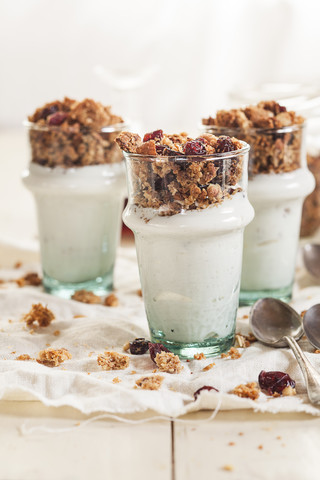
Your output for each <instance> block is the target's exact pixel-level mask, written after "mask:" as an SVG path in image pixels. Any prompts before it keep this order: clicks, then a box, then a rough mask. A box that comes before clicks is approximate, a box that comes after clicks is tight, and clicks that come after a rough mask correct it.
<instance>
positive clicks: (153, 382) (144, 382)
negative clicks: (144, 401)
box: [136, 375, 164, 390]
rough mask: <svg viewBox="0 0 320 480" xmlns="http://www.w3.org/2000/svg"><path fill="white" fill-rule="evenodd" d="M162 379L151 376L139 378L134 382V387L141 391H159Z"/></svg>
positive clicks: (159, 376) (157, 376)
mask: <svg viewBox="0 0 320 480" xmlns="http://www.w3.org/2000/svg"><path fill="white" fill-rule="evenodd" d="M163 380H164V377H162V376H161V375H152V376H150V377H141V378H139V379H138V380H137V381H136V385H137V386H138V387H139V388H141V389H142V390H159V388H160V387H161V385H162V382H163Z"/></svg>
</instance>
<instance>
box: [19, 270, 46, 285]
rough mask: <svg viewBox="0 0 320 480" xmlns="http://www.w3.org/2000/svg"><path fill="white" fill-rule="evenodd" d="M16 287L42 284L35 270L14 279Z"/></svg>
mask: <svg viewBox="0 0 320 480" xmlns="http://www.w3.org/2000/svg"><path fill="white" fill-rule="evenodd" d="M15 282H16V284H17V285H18V287H20V288H21V287H25V286H27V285H31V286H33V287H38V286H39V285H41V284H42V280H41V278H40V277H39V275H38V274H37V273H36V272H30V273H27V274H26V275H25V276H24V277H21V278H18V279H17V280H15Z"/></svg>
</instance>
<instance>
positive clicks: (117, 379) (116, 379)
mask: <svg viewBox="0 0 320 480" xmlns="http://www.w3.org/2000/svg"><path fill="white" fill-rule="evenodd" d="M120 382H121V380H120V378H119V377H114V379H113V380H112V383H120Z"/></svg>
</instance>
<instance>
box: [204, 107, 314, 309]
mask: <svg viewBox="0 0 320 480" xmlns="http://www.w3.org/2000/svg"><path fill="white" fill-rule="evenodd" d="M204 122H205V123H206V124H207V125H206V127H205V128H204V131H205V132H211V133H214V134H216V135H217V134H225V135H226V134H228V135H236V136H237V137H238V138H241V139H243V140H245V141H246V142H248V143H249V144H250V147H251V149H250V159H249V182H248V197H249V200H250V202H251V204H252V205H253V207H254V210H255V217H254V220H253V222H252V223H251V224H250V225H248V227H247V228H246V230H245V234H244V252H243V267H242V276H241V292H240V304H242V305H251V304H253V303H254V302H255V301H256V300H258V299H259V298H263V297H274V298H279V299H282V300H284V301H289V300H290V299H291V297H292V287H293V280H294V272H295V263H296V255H297V250H298V242H299V232H300V223H301V210H302V204H303V200H304V198H305V197H306V196H307V195H308V194H309V193H310V192H312V190H313V189H314V185H315V182H314V178H313V175H312V174H311V173H310V171H309V170H308V168H307V163H306V151H305V123H304V120H303V118H302V117H300V116H297V115H296V114H295V113H294V112H287V110H286V108H285V107H282V106H280V105H279V104H278V103H276V102H273V101H268V102H260V103H259V104H258V105H255V106H250V107H245V108H243V109H232V110H229V111H220V112H217V116H216V118H215V119H212V118H210V117H209V119H206V120H205V121H204Z"/></svg>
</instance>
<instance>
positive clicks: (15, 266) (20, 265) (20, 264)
mask: <svg viewBox="0 0 320 480" xmlns="http://www.w3.org/2000/svg"><path fill="white" fill-rule="evenodd" d="M21 267H22V262H16V263H15V264H14V265H13V268H21Z"/></svg>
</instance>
